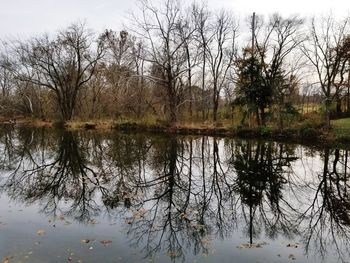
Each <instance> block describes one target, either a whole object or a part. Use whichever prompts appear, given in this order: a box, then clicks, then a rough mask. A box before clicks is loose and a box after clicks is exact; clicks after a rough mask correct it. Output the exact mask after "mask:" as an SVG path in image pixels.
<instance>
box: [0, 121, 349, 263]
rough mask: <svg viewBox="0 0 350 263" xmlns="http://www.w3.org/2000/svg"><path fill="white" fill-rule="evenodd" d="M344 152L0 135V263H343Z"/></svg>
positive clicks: (202, 141) (23, 131)
mask: <svg viewBox="0 0 350 263" xmlns="http://www.w3.org/2000/svg"><path fill="white" fill-rule="evenodd" d="M348 155H349V152H348V151H347V150H344V149H333V148H320V147H318V148H316V147H306V146H302V145H297V144H285V143H279V142H272V141H255V140H240V139H232V138H214V137H202V136H174V135H154V134H153V135H152V134H142V133H138V134H126V133H120V132H103V133H102V132H96V131H76V132H72V131H63V130H62V131H60V130H54V129H44V128H41V129H28V128H16V129H14V128H11V127H3V128H1V129H0V261H2V262H6V263H8V262H220V263H221V262H240V263H244V262H249V263H251V262H260V263H263V262H269V263H270V262H347V261H349V258H350V251H349V248H350V244H349V241H350V190H349V189H350V179H349V178H348V177H349V176H348V173H349V163H348V162H350V160H349V157H348Z"/></svg>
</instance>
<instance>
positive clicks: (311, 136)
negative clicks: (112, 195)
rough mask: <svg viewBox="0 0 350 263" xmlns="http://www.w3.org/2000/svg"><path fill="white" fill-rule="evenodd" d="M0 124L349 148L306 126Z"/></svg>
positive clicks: (347, 142) (344, 140)
mask: <svg viewBox="0 0 350 263" xmlns="http://www.w3.org/2000/svg"><path fill="white" fill-rule="evenodd" d="M0 126H13V127H31V128H61V129H67V130H72V131H76V130H95V131H112V130H118V131H123V132H150V133H161V134H177V135H188V136H214V137H215V136H218V137H227V138H240V139H256V140H274V141H278V142H291V143H299V144H305V145H315V146H316V145H318V146H321V145H322V146H337V145H339V146H342V147H347V148H350V134H349V137H347V136H346V137H337V136H336V134H335V133H334V132H333V131H332V129H331V130H330V131H327V130H325V129H323V128H322V127H308V128H304V129H300V128H299V129H298V128H294V129H293V128H286V129H284V130H282V131H280V130H276V129H270V128H266V127H260V128H247V127H243V128H240V127H227V126H226V127H225V126H223V127H214V126H213V125H203V124H190V125H188V124H181V123H179V124H177V125H176V126H172V127H170V126H166V125H161V124H146V123H141V122H140V123H138V122H135V121H124V122H116V121H110V120H107V121H103V120H101V121H70V122H67V123H63V122H54V121H42V120H37V119H19V120H17V121H16V123H10V122H8V121H0Z"/></svg>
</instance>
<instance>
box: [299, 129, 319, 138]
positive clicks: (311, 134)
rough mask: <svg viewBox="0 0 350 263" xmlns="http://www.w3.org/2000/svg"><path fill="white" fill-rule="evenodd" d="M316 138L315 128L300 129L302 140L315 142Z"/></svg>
mask: <svg viewBox="0 0 350 263" xmlns="http://www.w3.org/2000/svg"><path fill="white" fill-rule="evenodd" d="M317 136H318V131H317V130H316V129H315V128H309V127H306V128H302V129H300V137H301V138H302V139H303V140H315V139H316V138H317Z"/></svg>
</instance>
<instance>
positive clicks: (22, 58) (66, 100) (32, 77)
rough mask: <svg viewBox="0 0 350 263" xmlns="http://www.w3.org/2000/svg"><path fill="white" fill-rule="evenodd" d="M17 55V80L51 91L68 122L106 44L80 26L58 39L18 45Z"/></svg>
mask: <svg viewBox="0 0 350 263" xmlns="http://www.w3.org/2000/svg"><path fill="white" fill-rule="evenodd" d="M92 49H95V51H94V52H93V51H92ZM16 54H17V55H18V61H17V62H18V64H17V69H16V77H17V78H18V79H19V80H21V81H23V82H27V83H31V84H34V85H38V86H40V87H45V88H47V89H49V90H50V91H52V92H53V93H54V95H55V98H56V100H57V102H58V107H59V109H60V112H61V115H62V118H63V120H64V121H68V120H70V119H71V118H72V116H73V114H74V109H75V106H76V102H77V97H78V94H79V91H80V90H81V89H82V88H83V87H84V85H85V84H86V83H87V82H88V81H89V80H90V79H91V77H92V76H93V74H94V73H95V69H96V65H97V63H98V61H99V60H100V59H101V58H102V57H103V55H104V41H103V37H100V38H99V39H98V40H97V41H95V38H94V36H93V35H92V34H91V33H89V32H88V30H87V29H86V27H85V25H84V24H79V23H78V24H72V25H71V26H69V27H68V28H67V29H66V30H62V31H60V32H59V33H58V35H57V37H56V38H55V39H51V38H50V37H49V36H48V35H44V36H42V37H37V38H33V39H31V40H29V41H26V42H19V43H18V44H17V45H16Z"/></svg>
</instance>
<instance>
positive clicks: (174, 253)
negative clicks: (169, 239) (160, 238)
mask: <svg viewBox="0 0 350 263" xmlns="http://www.w3.org/2000/svg"><path fill="white" fill-rule="evenodd" d="M167 255H168V256H169V257H171V258H174V257H176V252H175V251H168V253H167Z"/></svg>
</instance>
